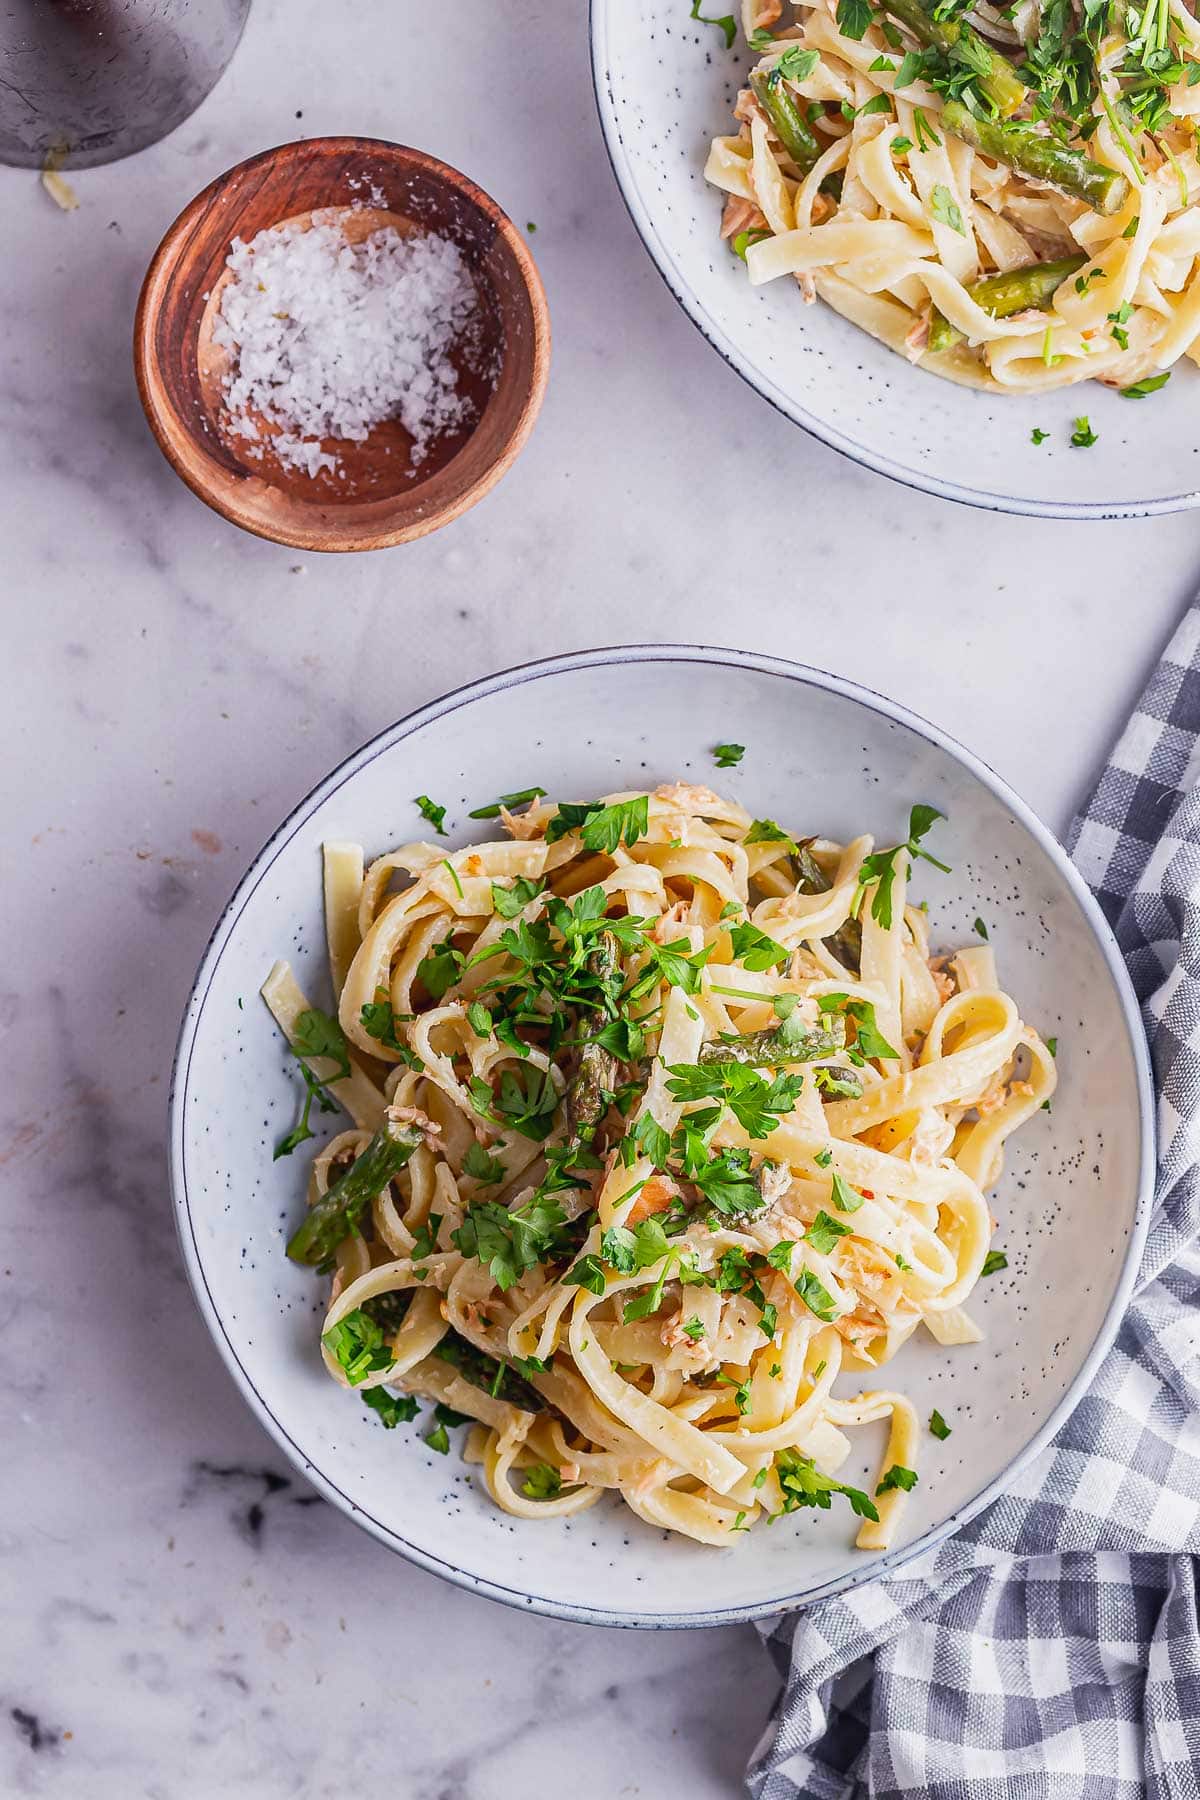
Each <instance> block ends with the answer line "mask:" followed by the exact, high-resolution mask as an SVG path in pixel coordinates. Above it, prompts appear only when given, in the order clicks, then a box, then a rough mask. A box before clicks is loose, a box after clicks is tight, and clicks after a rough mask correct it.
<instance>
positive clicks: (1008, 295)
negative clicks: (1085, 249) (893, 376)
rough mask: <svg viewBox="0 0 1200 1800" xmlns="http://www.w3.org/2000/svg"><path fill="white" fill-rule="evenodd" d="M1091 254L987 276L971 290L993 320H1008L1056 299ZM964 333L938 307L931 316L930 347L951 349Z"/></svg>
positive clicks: (1066, 257) (1068, 257)
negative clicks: (1015, 314)
mask: <svg viewBox="0 0 1200 1800" xmlns="http://www.w3.org/2000/svg"><path fill="white" fill-rule="evenodd" d="M1087 260H1088V259H1087V257H1086V256H1084V255H1082V254H1079V255H1077V256H1063V257H1060V258H1059V260H1058V261H1057V262H1044V263H1032V264H1030V266H1029V267H1028V268H1026V269H1010V270H1009V272H1008V274H1007V275H986V276H985V277H984V279H983V280H982V281H976V282H974V283H973V284H972V285H971V286H970V287H969V288H968V289H967V292H968V294H970V296H971V298H972V300H974V302H975V304H976V305H977V306H982V308H983V310H984V312H987V313H991V315H992V317H993V319H1008V318H1011V317H1012V315H1013V313H1019V312H1024V311H1025V308H1026V307H1027V306H1044V305H1045V304H1046V302H1047V300H1050V299H1052V298H1053V296H1054V295H1055V293H1056V292H1057V291H1058V289H1059V288H1060V287H1061V286H1062V284H1063V282H1064V281H1065V280H1066V279H1067V277H1068V276H1069V275H1074V273H1075V271H1076V269H1082V267H1083V265H1084V263H1085V262H1086V261H1087ZM962 335H963V334H962V332H961V331H959V330H958V329H957V327H956V326H954V325H952V324H951V323H950V321H949V319H947V318H946V317H945V316H944V315H943V314H942V313H940V312H939V311H938V309H937V307H936V306H935V307H934V309H933V312H932V313H931V314H930V319H929V349H930V350H933V351H942V350H949V349H950V347H951V345H952V344H958V343H961V342H962Z"/></svg>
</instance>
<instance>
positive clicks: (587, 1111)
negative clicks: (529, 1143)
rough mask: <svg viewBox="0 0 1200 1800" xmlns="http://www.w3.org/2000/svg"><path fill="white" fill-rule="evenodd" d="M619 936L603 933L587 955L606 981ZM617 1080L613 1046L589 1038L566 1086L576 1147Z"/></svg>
mask: <svg viewBox="0 0 1200 1800" xmlns="http://www.w3.org/2000/svg"><path fill="white" fill-rule="evenodd" d="M617 963H618V946H617V940H616V938H615V937H614V936H613V934H612V932H611V931H605V932H603V933H602V934H601V937H600V940H599V942H598V943H597V945H596V948H595V949H594V950H593V951H592V953H591V955H590V956H589V957H588V959H587V969H588V974H589V975H592V976H594V977H595V979H596V980H597V981H599V982H600V983H602V984H604V985H607V984H608V983H609V982H610V981H611V980H612V977H613V975H614V974H615V973H616V970H617ZM616 1081H617V1059H616V1057H615V1056H614V1055H613V1053H612V1051H611V1050H605V1049H604V1048H603V1046H602V1045H600V1044H597V1043H595V1042H592V1041H589V1042H588V1043H586V1044H584V1046H583V1048H582V1050H581V1051H580V1052H579V1067H578V1068H577V1069H576V1071H575V1073H574V1075H573V1076H572V1077H571V1081H570V1085H569V1086H568V1088H567V1142H568V1144H569V1145H570V1146H571V1148H572V1149H573V1150H578V1149H580V1148H581V1147H582V1146H583V1145H584V1144H587V1143H590V1142H591V1139H592V1136H593V1134H594V1133H595V1130H596V1127H597V1125H599V1123H600V1121H601V1119H602V1118H603V1117H604V1115H605V1113H606V1112H607V1111H608V1107H609V1101H610V1099H611V1097H612V1091H613V1088H614V1087H615V1086H616Z"/></svg>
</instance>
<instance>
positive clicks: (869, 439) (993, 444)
mask: <svg viewBox="0 0 1200 1800" xmlns="http://www.w3.org/2000/svg"><path fill="white" fill-rule="evenodd" d="M701 10H705V9H703V8H702V9H701ZM725 10H730V9H727V8H723V7H717V6H709V7H708V8H707V11H708V13H710V14H717V13H721V12H722V11H725ZM737 10H738V9H737V7H736V6H735V7H733V8H732V11H733V12H734V13H736V12H737ZM591 35H592V67H593V73H594V77H595V84H596V100H597V104H598V106H599V108H600V120H601V124H602V126H603V128H604V136H605V139H606V141H607V144H608V152H609V156H610V158H611V160H612V166H613V169H614V171H615V173H616V177H617V180H618V182H619V183H620V186H621V191H622V193H623V194H624V196H625V202H626V205H627V206H628V207H629V211H630V213H631V214H632V217H633V222H634V224H635V225H636V226H637V228H638V231H639V232H640V233H641V236H642V240H643V242H644V243H645V245H646V248H647V249H648V250H649V252H650V254H651V256H652V257H653V258H654V261H655V262H656V263H657V265H658V268H659V272H660V274H661V275H662V277H663V280H664V281H665V282H666V284H667V286H668V287H669V288H670V290H671V292H672V293H673V294H674V296H675V298H676V299H677V300H678V301H679V303H680V305H681V306H682V307H683V309H684V311H685V312H686V313H687V314H688V315H689V317H690V318H691V319H692V321H693V322H694V323H695V324H696V325H698V326H699V328H700V330H701V331H702V332H703V334H704V336H705V337H706V338H707V339H708V341H709V343H710V344H712V346H713V348H714V349H715V350H717V351H719V352H720V354H721V355H722V356H723V357H724V358H725V360H726V362H728V363H729V364H730V366H731V367H732V368H734V369H736V370H737V371H738V373H739V374H740V375H742V376H744V377H745V379H746V380H747V381H748V382H749V383H750V384H751V386H752V387H755V388H757V389H758V391H759V393H760V394H763V395H765V397H766V398H767V399H768V400H769V401H770V402H771V403H772V405H773V406H777V407H778V408H779V410H780V411H781V412H783V413H786V415H787V417H788V418H789V419H793V420H795V422H796V424H797V425H803V426H804V428H805V430H806V431H811V432H812V433H813V435H814V436H815V437H819V438H821V439H822V440H823V441H824V442H825V443H826V444H830V445H832V447H833V448H834V449H835V450H840V451H841V452H842V453H843V454H844V455H846V456H850V457H853V459H854V460H855V462H860V463H865V464H866V466H867V467H868V468H871V469H876V470H878V471H879V473H880V474H881V475H890V476H892V477H893V479H894V480H896V481H904V482H907V483H908V484H909V485H910V486H912V487H919V488H925V489H927V491H928V492H929V493H931V494H940V495H942V496H943V497H944V498H945V499H949V500H963V501H966V502H968V503H969V504H971V505H973V506H984V507H989V508H991V509H992V510H993V511H997V512H1017V513H1039V514H1044V515H1047V516H1051V517H1056V518H1068V519H1113V518H1127V517H1134V516H1140V515H1143V514H1147V513H1163V512H1177V511H1179V510H1180V509H1182V508H1184V507H1190V506H1196V505H1200V440H1198V437H1197V432H1196V428H1195V410H1196V402H1197V397H1198V395H1200V386H1198V385H1197V384H1200V373H1198V372H1197V370H1196V369H1195V367H1194V366H1193V365H1191V364H1190V363H1188V362H1186V360H1185V362H1183V363H1181V364H1180V366H1179V370H1178V371H1177V373H1176V375H1175V376H1174V378H1173V379H1172V381H1171V384H1170V386H1169V387H1168V388H1166V389H1165V390H1163V391H1162V392H1161V393H1158V394H1155V395H1154V396H1153V397H1152V398H1151V399H1149V400H1146V401H1129V400H1123V399H1121V397H1120V396H1119V395H1118V394H1115V393H1113V392H1111V391H1110V390H1109V389H1107V388H1103V387H1101V386H1100V385H1099V384H1098V383H1097V382H1091V381H1089V382H1084V383H1082V384H1080V385H1079V386H1077V387H1072V388H1065V389H1063V390H1062V391H1061V392H1059V393H1056V394H1047V395H1034V396H1030V397H1028V398H1026V397H1024V396H1015V397H1007V396H996V395H992V394H980V393H974V392H972V391H969V390H968V389H966V388H960V387H955V386H954V385H953V384H952V383H951V382H948V381H941V380H939V379H938V378H937V377H935V376H932V375H929V374H927V373H922V371H921V370H919V369H914V368H912V367H910V366H909V364H908V363H906V362H905V361H904V360H903V358H902V357H899V356H896V355H895V354H894V353H893V352H892V351H890V350H887V349H885V347H884V346H883V345H882V344H878V343H876V342H875V340H874V339H873V338H870V337H868V336H867V334H866V333H865V332H862V331H859V330H858V329H857V328H856V327H855V326H853V325H851V324H850V323H849V321H848V320H846V319H843V318H841V317H840V316H839V315H838V314H837V313H835V312H833V311H832V310H831V309H830V308H829V307H827V306H824V305H822V304H820V303H818V304H817V305H814V306H805V305H804V304H803V302H802V300H801V298H800V295H799V293H798V291H797V289H796V286H795V283H794V282H791V281H787V280H781V281H775V282H770V283H768V284H767V285H766V286H765V287H761V288H752V287H751V286H750V284H749V282H748V281H747V279H746V270H745V268H744V266H743V265H742V264H741V263H740V262H739V261H738V259H737V258H736V257H735V256H734V255H733V254H732V253H731V251H730V249H729V247H728V245H726V244H722V243H721V242H720V241H719V230H720V217H721V205H722V199H723V196H722V195H720V194H718V193H717V192H716V190H715V189H713V188H710V187H709V186H708V185H707V183H706V182H705V180H704V175H703V170H704V162H705V157H706V156H707V153H708V144H709V140H710V138H712V137H713V136H714V135H717V134H718V133H724V132H727V131H728V130H729V129H730V117H731V108H732V105H733V101H734V99H735V98H736V96H737V91H738V88H739V87H740V86H743V85H744V82H745V72H746V70H747V68H748V67H749V66H750V64H751V62H752V60H753V58H752V57H751V55H750V52H749V51H748V50H747V49H746V47H745V44H744V41H743V40H742V38H741V35H740V33H739V37H738V43H737V45H736V47H735V48H734V49H732V50H726V49H725V47H724V39H723V36H722V33H721V32H720V30H718V29H717V28H716V27H714V26H712V25H703V24H700V23H698V22H697V21H695V20H692V19H690V18H689V17H688V7H687V3H686V0H591ZM1081 413H1082V414H1086V415H1087V416H1088V417H1089V418H1090V420H1091V423H1092V428H1093V430H1095V431H1096V432H1098V433H1099V442H1098V443H1097V444H1095V445H1093V446H1092V448H1090V449H1073V448H1072V447H1071V442H1070V440H1071V433H1072V429H1073V425H1074V420H1075V419H1076V417H1077V416H1078V415H1079V414H1081ZM1034 427H1038V428H1040V429H1041V430H1043V431H1047V432H1049V434H1050V435H1049V437H1048V438H1047V440H1046V441H1045V442H1044V443H1043V444H1041V445H1040V446H1035V445H1034V444H1033V443H1032V442H1031V438H1030V433H1031V432H1032V430H1033V429H1034ZM719 428H720V421H719V420H714V425H713V429H714V432H715V431H717V430H719Z"/></svg>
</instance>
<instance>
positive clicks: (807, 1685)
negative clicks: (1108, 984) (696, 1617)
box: [748, 607, 1200, 1800]
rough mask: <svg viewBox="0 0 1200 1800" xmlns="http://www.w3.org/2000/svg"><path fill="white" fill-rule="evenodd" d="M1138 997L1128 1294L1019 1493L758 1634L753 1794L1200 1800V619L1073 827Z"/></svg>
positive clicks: (838, 1798) (769, 1797)
mask: <svg viewBox="0 0 1200 1800" xmlns="http://www.w3.org/2000/svg"><path fill="white" fill-rule="evenodd" d="M1071 849H1072V853H1073V855H1074V857H1075V861H1076V863H1077V865H1078V867H1079V869H1080V871H1081V872H1082V874H1083V875H1084V877H1085V879H1086V880H1087V881H1088V882H1089V883H1090V884H1091V886H1092V888H1093V889H1094V891H1095V893H1096V895H1097V898H1098V899H1099V901H1100V904H1101V906H1102V907H1103V909H1104V911H1105V913H1106V915H1107V917H1108V919H1109V921H1110V923H1111V924H1112V926H1113V929H1114V930H1115V932H1116V934H1117V938H1118V941H1119V942H1120V945H1121V949H1122V951H1123V952H1124V954H1125V957H1126V959H1127V962H1128V964H1129V970H1130V973H1131V975H1132V977H1133V981H1134V985H1135V987H1136V989H1137V993H1138V998H1139V1000H1140V1001H1141V1003H1142V1010H1143V1017H1144V1019H1145V1023H1146V1029H1147V1032H1148V1034H1149V1037H1150V1043H1151V1048H1152V1051H1153V1056H1154V1068H1155V1076H1156V1084H1157V1089H1158V1096H1159V1102H1158V1108H1159V1110H1158V1126H1159V1157H1160V1161H1159V1175H1158V1189H1157V1195H1156V1201H1155V1210H1154V1215H1153V1220H1152V1224H1151V1229H1150V1238H1149V1242H1148V1244H1147V1246H1146V1255H1145V1260H1144V1262H1143V1264H1142V1269H1141V1274H1140V1277H1139V1284H1138V1289H1137V1294H1136V1297H1135V1299H1134V1301H1133V1303H1132V1305H1131V1306H1130V1308H1129V1312H1128V1314H1127V1316H1126V1318H1125V1322H1124V1324H1123V1325H1122V1327H1121V1331H1120V1335H1119V1337H1118V1339H1117V1342H1116V1343H1115V1345H1114V1346H1113V1348H1112V1350H1111V1351H1110V1352H1109V1354H1108V1356H1107V1357H1106V1358H1105V1360H1104V1363H1103V1364H1102V1366H1101V1369H1100V1372H1099V1374H1098V1375H1097V1377H1096V1380H1095V1383H1094V1384H1093V1386H1092V1388H1091V1389H1090V1391H1089V1392H1088V1394H1087V1395H1086V1397H1085V1398H1084V1399H1083V1400H1082V1401H1081V1402H1080V1404H1079V1406H1078V1407H1077V1409H1076V1410H1075V1412H1074V1413H1073V1414H1072V1416H1071V1418H1070V1419H1069V1420H1068V1422H1067V1424H1066V1425H1065V1426H1064V1427H1063V1429H1062V1430H1061V1431H1060V1432H1059V1434H1058V1436H1057V1437H1056V1438H1055V1440H1054V1442H1053V1443H1052V1444H1051V1445H1050V1446H1049V1447H1048V1448H1047V1449H1046V1450H1045V1451H1044V1452H1043V1453H1042V1455H1041V1456H1039V1457H1037V1458H1036V1459H1035V1461H1034V1462H1033V1463H1032V1464H1031V1465H1030V1467H1029V1468H1027V1469H1026V1470H1025V1471H1024V1473H1023V1474H1022V1475H1021V1476H1020V1477H1019V1479H1018V1480H1017V1481H1016V1482H1015V1483H1014V1485H1013V1487H1012V1489H1011V1490H1010V1491H1009V1492H1008V1493H1006V1494H1005V1495H1004V1497H1003V1498H1002V1499H1000V1500H997V1501H996V1502H995V1503H994V1504H993V1505H992V1506H990V1507H989V1508H988V1509H987V1511H986V1512H984V1513H983V1514H981V1516H980V1517H979V1518H978V1519H975V1520H974V1521H973V1522H972V1523H971V1524H970V1525H968V1526H967V1527H966V1528H965V1529H964V1530H962V1531H961V1532H959V1533H958V1534H957V1535H956V1536H955V1537H953V1538H952V1539H951V1540H950V1541H949V1542H948V1543H945V1544H943V1545H941V1546H940V1547H939V1548H938V1549H937V1550H936V1551H932V1552H930V1553H929V1554H928V1555H926V1556H923V1557H921V1558H920V1559H918V1560H917V1561H916V1562H913V1563H911V1564H910V1565H909V1566H908V1567H907V1568H906V1569H904V1570H903V1571H901V1572H900V1573H898V1574H897V1575H894V1576H892V1577H890V1578H888V1579H886V1580H883V1581H878V1582H873V1583H871V1584H869V1585H868V1586H866V1587H863V1588H859V1589H858V1590H857V1591H855V1592H853V1593H849V1594H845V1595H842V1596H840V1597H838V1598H837V1599H833V1600H826V1601H822V1602H821V1603H819V1604H818V1605H816V1606H813V1607H811V1608H810V1609H809V1610H808V1611H806V1612H801V1613H793V1614H790V1615H788V1616H786V1617H783V1618H781V1619H777V1620H768V1621H766V1622H764V1625H763V1627H762V1630H763V1634H764V1637H765V1639H766V1642H767V1645H768V1648H769V1649H770V1651H771V1654H772V1656H773V1657H774V1658H775V1661H776V1662H777V1664H778V1666H779V1669H780V1671H781V1673H782V1674H783V1676H784V1689H783V1693H782V1695H781V1697H780V1701H779V1704H778V1706H777V1708H776V1712H775V1715H774V1717H773V1718H772V1720H771V1722H770V1724H769V1726H768V1727H767V1730H766V1732H765V1733H764V1736H763V1740H762V1743H761V1744H760V1745H759V1748H758V1751H757V1753H756V1756H755V1759H754V1761H753V1763H752V1764H751V1767H750V1771H749V1775H748V1782H749V1788H750V1792H751V1793H752V1794H753V1795H754V1796H755V1800H797V1796H805V1797H807V1796H812V1797H813V1800H862V1797H864V1796H867V1795H870V1796H872V1797H874V1796H880V1797H882V1796H897V1795H905V1796H914V1795H920V1796H922V1797H928V1800H1001V1797H1002V1796H1003V1797H1004V1800H1012V1797H1015V1800H1042V1796H1045V1797H1046V1800H1074V1797H1075V1796H1078V1797H1079V1800H1133V1797H1134V1796H1141V1795H1147V1796H1150V1797H1151V1800H1200V1560H1198V1559H1200V1246H1198V1244H1197V1234H1198V1232H1200V1177H1198V1168H1200V609H1198V608H1197V607H1193V608H1192V609H1191V610H1190V611H1189V613H1188V615H1187V617H1186V618H1185V619H1184V621H1183V623H1182V625H1181V626H1180V628H1179V630H1178V631H1177V632H1176V634H1175V637H1174V638H1173V640H1172V642H1171V644H1170V647H1169V648H1168V650H1167V653H1166V655H1165V656H1164V658H1163V660H1162V662H1161V663H1160V664H1159V666H1158V669H1157V671H1156V673H1155V675H1154V679H1153V680H1152V681H1151V683H1150V685H1149V687H1148V688H1147V690H1146V692H1145V694H1144V695H1143V696H1142V699H1141V702H1140V704H1139V706H1138V709H1137V711H1136V712H1135V713H1134V715H1133V717H1132V719H1131V720H1130V722H1129V724H1128V726H1127V727H1126V729H1125V732H1124V735H1123V736H1122V738H1121V741H1120V743H1119V744H1118V745H1117V747H1116V750H1115V751H1114V753H1113V757H1112V760H1111V762H1110V763H1109V765H1108V767H1107V768H1106V769H1105V771H1104V774H1103V776H1102V778H1101V780H1100V784H1099V786H1098V787H1097V789H1096V792H1095V794H1094V795H1093V796H1092V799H1091V800H1090V802H1089V803H1088V806H1087V808H1086V810H1085V811H1084V812H1083V813H1082V814H1081V816H1080V817H1079V818H1078V819H1076V821H1075V825H1074V828H1073V831H1072V837H1071Z"/></svg>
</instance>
